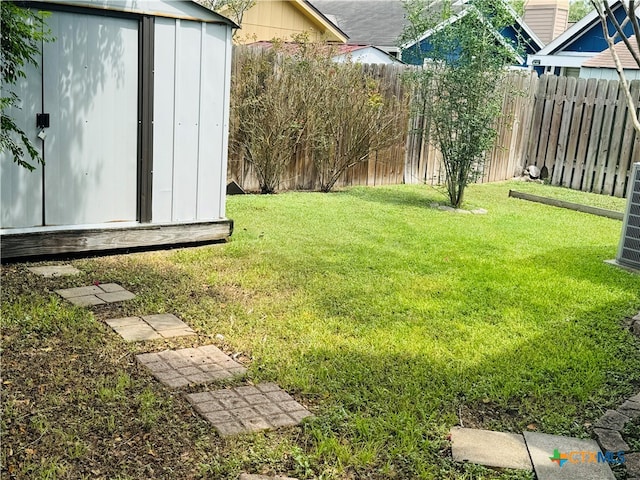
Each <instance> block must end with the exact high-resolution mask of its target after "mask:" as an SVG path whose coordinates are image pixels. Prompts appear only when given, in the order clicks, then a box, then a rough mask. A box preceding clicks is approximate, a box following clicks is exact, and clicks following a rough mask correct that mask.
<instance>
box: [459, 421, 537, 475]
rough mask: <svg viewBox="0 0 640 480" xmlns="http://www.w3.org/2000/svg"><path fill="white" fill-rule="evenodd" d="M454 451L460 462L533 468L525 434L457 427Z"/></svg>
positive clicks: (500, 466)
mask: <svg viewBox="0 0 640 480" xmlns="http://www.w3.org/2000/svg"><path fill="white" fill-rule="evenodd" d="M451 452H452V456H453V459H454V460H455V461H456V462H471V463H477V464H479V465H486V466H488V467H497V468H515V469H519V470H532V469H533V468H532V466H531V460H530V459H529V453H528V452H527V447H526V445H525V443H524V438H523V437H522V435H518V434H513V433H502V432H492V431H489V430H476V429H473V428H460V427H453V428H452V429H451Z"/></svg>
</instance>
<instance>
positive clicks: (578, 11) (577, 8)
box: [569, 0, 593, 23]
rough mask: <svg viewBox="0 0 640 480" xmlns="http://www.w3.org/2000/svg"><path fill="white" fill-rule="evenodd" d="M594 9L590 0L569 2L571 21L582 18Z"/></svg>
mask: <svg viewBox="0 0 640 480" xmlns="http://www.w3.org/2000/svg"><path fill="white" fill-rule="evenodd" d="M591 10H593V5H591V2H590V0H573V1H572V2H571V3H570V4H569V22H571V23H575V22H578V21H580V20H582V19H583V18H584V17H585V16H586V15H587V14H588V13H589V12H591Z"/></svg>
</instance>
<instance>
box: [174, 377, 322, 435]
mask: <svg viewBox="0 0 640 480" xmlns="http://www.w3.org/2000/svg"><path fill="white" fill-rule="evenodd" d="M273 394H277V395H273ZM270 395H271V396H270ZM185 397H186V398H187V400H188V401H189V403H191V404H192V405H193V407H194V408H195V410H196V411H197V412H198V413H199V414H200V415H202V416H203V417H204V418H206V419H207V420H208V421H209V422H210V423H211V424H212V425H213V427H214V428H215V429H216V431H217V432H218V433H219V434H220V435H221V436H223V437H227V436H231V435H237V434H241V433H252V432H257V431H260V430H267V429H271V428H278V427H286V426H291V425H297V424H298V423H300V422H301V421H302V419H304V418H306V417H309V416H311V412H309V411H308V410H307V409H306V408H305V407H304V406H302V405H301V404H299V403H298V402H296V401H295V400H294V399H293V398H292V397H291V395H289V394H288V393H286V392H285V391H284V390H282V389H281V388H280V387H278V385H276V384H275V383H265V384H259V385H255V386H245V387H236V388H227V389H223V390H212V391H208V392H199V393H190V394H186V395H185Z"/></svg>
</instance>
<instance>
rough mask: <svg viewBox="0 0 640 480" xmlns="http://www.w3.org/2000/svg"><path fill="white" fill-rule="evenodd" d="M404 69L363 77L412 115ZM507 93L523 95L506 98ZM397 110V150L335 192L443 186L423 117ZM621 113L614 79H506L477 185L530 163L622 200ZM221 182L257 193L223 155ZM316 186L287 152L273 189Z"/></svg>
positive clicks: (236, 160)
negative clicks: (492, 141)
mask: <svg viewBox="0 0 640 480" xmlns="http://www.w3.org/2000/svg"><path fill="white" fill-rule="evenodd" d="M243 51H244V50H243V49H242V48H237V49H236V50H235V51H234V65H233V67H232V68H233V72H234V74H235V73H236V72H238V71H239V69H240V68H241V67H242V61H243ZM407 68H414V67H407V66H402V65H400V66H393V65H392V66H388V65H387V66H380V65H368V66H365V67H364V68H363V72H364V73H365V74H366V75H370V76H372V77H374V78H378V79H380V80H381V81H382V82H383V85H382V88H381V93H383V94H384V95H395V96H397V97H403V96H404V95H408V96H409V99H410V101H411V102H413V104H414V110H415V109H416V107H417V106H418V105H416V104H417V103H419V102H420V99H419V98H418V97H417V93H416V92H414V91H407V85H406V84H405V82H403V80H402V73H403V71H404V70H405V69H407ZM631 85H632V95H633V98H634V99H635V100H636V102H637V104H640V81H634V82H632V84H631ZM514 90H519V91H521V92H523V93H522V94H520V95H515V96H514V95H512V94H511V92H513V91H514ZM639 107H640V105H639ZM401 108H403V115H404V116H403V120H402V125H400V126H399V128H400V130H401V132H402V138H401V140H399V141H398V143H397V145H394V146H392V147H389V148H386V149H384V150H380V151H378V152H371V155H370V158H369V159H368V160H367V161H365V162H362V163H360V164H357V165H356V166H354V167H353V168H351V169H350V170H349V171H347V172H346V173H345V174H344V175H343V176H342V177H341V178H340V179H339V180H338V182H337V183H336V187H341V186H347V185H371V186H373V185H387V184H398V183H425V184H430V185H435V184H442V183H443V182H444V169H443V167H442V161H441V154H440V152H438V150H437V149H436V147H435V146H434V145H433V144H432V142H431V141H430V135H429V131H430V126H431V125H430V120H429V118H428V115H425V114H420V115H410V114H409V113H410V112H409V110H410V109H409V108H407V107H406V105H405V106H402V107H401ZM414 113H415V112H414ZM628 115H629V113H628V108H627V105H626V102H625V99H624V97H623V95H622V93H621V91H620V88H619V83H618V81H615V80H611V81H607V80H596V79H589V80H586V79H581V78H578V79H575V78H566V77H556V76H552V75H543V76H542V77H539V78H538V76H537V75H535V74H532V73H528V74H524V75H523V74H522V73H512V74H510V76H509V86H508V87H506V89H505V93H504V94H503V118H504V119H505V121H503V122H499V124H498V132H497V136H496V145H495V147H494V148H493V150H492V151H490V152H487V154H486V158H487V162H486V164H485V165H484V167H483V172H482V176H481V177H480V179H479V180H478V181H480V182H493V181H499V180H506V179H509V178H512V177H513V176H514V174H516V172H518V171H521V170H522V168H524V167H525V166H527V165H531V164H534V165H537V166H538V167H540V168H542V167H543V166H546V167H547V169H548V170H549V173H550V177H549V181H550V182H551V183H552V184H554V185H563V186H568V187H571V188H573V189H580V190H584V191H594V192H597V193H605V194H607V195H616V196H624V195H625V193H626V192H625V190H626V189H627V183H628V176H629V169H630V167H631V165H632V163H633V162H635V161H638V160H640V135H638V134H637V133H636V132H635V130H634V129H633V125H632V124H631V121H630V120H629V119H628V118H627V117H628ZM228 178H229V179H230V180H231V179H233V180H236V181H237V182H238V183H239V184H240V185H241V186H242V187H243V188H244V189H245V190H248V191H256V190H258V189H259V185H258V180H257V177H256V174H255V170H254V168H253V165H252V164H251V163H250V162H249V161H248V160H247V159H244V158H241V157H239V156H238V154H236V153H234V152H231V151H230V157H229V162H228ZM319 185H320V179H319V175H318V172H317V171H316V167H315V164H314V162H313V158H311V151H310V149H309V148H308V145H304V144H303V145H302V146H301V147H300V148H299V149H298V151H297V152H294V153H293V154H292V162H291V165H290V166H289V168H288V169H287V171H286V172H284V174H283V178H282V179H281V181H280V188H281V189H306V190H316V189H318V188H319Z"/></svg>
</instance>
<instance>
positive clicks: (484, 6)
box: [402, 0, 515, 207]
mask: <svg viewBox="0 0 640 480" xmlns="http://www.w3.org/2000/svg"><path fill="white" fill-rule="evenodd" d="M405 7H406V9H407V13H408V14H407V18H408V20H409V26H408V27H407V29H406V30H405V32H404V33H403V38H402V41H403V42H407V41H409V40H412V41H414V42H415V41H417V40H418V39H419V38H420V37H421V36H422V34H423V33H424V32H426V31H429V30H431V31H432V34H431V35H430V38H429V44H428V46H426V47H425V46H423V47H422V48H420V47H419V46H418V47H415V48H413V49H412V50H410V51H405V52H404V53H403V58H410V59H412V60H413V63H418V64H420V65H422V66H421V67H420V68H419V69H417V70H416V71H415V72H413V73H411V74H410V75H409V76H408V79H409V81H411V82H412V83H413V85H414V86H415V89H416V91H417V98H418V99H419V100H418V101H417V102H416V104H417V105H419V106H420V110H421V112H420V113H421V114H424V115H426V117H427V118H428V119H429V122H428V124H429V125H430V126H431V128H430V131H429V132H424V134H425V135H431V139H432V141H433V143H434V145H435V146H436V148H437V149H438V150H439V151H440V153H441V154H442V162H443V166H444V170H445V174H446V179H445V182H446V187H447V193H448V197H449V201H450V202H451V205H452V206H454V207H459V206H460V205H461V204H462V201H463V197H464V191H465V188H466V187H467V185H468V184H469V183H472V182H473V181H475V180H476V179H477V178H478V176H479V175H480V173H481V171H482V168H483V165H484V163H485V153H486V152H487V151H488V150H489V149H490V148H491V147H492V146H493V144H494V141H495V137H496V133H497V127H498V124H497V122H498V121H499V118H500V114H501V109H502V108H501V107H502V97H503V95H504V90H503V84H504V79H505V78H506V74H507V69H506V67H507V66H508V65H509V64H511V63H512V62H513V61H514V58H515V51H514V48H513V46H511V45H509V44H507V43H506V41H505V40H504V39H503V38H502V36H501V35H500V34H499V33H498V32H499V31H500V30H501V29H502V28H503V27H504V26H506V25H508V24H510V23H511V22H513V17H512V15H511V13H510V12H509V9H508V8H507V7H506V5H505V4H504V3H503V2H502V1H501V0H495V1H493V0H477V1H474V2H473V5H472V6H468V7H467V8H466V9H465V10H462V11H458V12H455V11H454V9H453V7H452V5H451V4H447V3H446V2H445V4H444V5H440V6H439V7H438V8H437V10H434V9H433V8H429V7H428V5H427V3H426V2H424V1H422V0H409V1H407V2H405ZM416 60H417V61H416Z"/></svg>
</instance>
